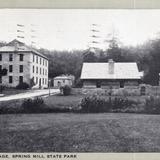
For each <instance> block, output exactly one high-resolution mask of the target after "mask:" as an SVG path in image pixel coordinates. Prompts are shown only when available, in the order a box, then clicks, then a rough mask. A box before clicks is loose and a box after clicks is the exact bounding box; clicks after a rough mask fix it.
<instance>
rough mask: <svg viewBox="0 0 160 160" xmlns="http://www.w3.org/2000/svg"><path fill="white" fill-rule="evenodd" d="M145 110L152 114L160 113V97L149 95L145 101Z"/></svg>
mask: <svg viewBox="0 0 160 160" xmlns="http://www.w3.org/2000/svg"><path fill="white" fill-rule="evenodd" d="M145 112H146V113H152V114H160V98H159V97H153V96H150V97H149V98H147V99H146V102H145Z"/></svg>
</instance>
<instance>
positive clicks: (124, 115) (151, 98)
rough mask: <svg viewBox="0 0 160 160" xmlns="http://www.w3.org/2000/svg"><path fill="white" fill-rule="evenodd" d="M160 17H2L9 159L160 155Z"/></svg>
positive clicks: (52, 12)
mask: <svg viewBox="0 0 160 160" xmlns="http://www.w3.org/2000/svg"><path fill="white" fill-rule="evenodd" d="M159 126H160V10H159V9H141V10H138V9H0V152H1V153H4V152H5V153H19V152H37V153H38V152H53V153H54V152H78V153H80V152H100V153H109V152H114V153H117V152H160V136H159V135H160V127H159Z"/></svg>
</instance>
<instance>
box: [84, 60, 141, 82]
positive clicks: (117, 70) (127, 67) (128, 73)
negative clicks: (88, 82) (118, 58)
mask: <svg viewBox="0 0 160 160" xmlns="http://www.w3.org/2000/svg"><path fill="white" fill-rule="evenodd" d="M108 66H109V65H108V63H83V66H82V71H81V79H141V77H142V74H141V72H139V71H138V67H137V64H136V63H116V62H115V63H114V73H113V74H109V71H108Z"/></svg>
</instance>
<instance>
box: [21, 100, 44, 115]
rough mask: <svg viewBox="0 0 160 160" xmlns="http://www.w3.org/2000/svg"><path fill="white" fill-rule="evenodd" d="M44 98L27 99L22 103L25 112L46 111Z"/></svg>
mask: <svg viewBox="0 0 160 160" xmlns="http://www.w3.org/2000/svg"><path fill="white" fill-rule="evenodd" d="M44 106H45V104H44V100H43V99H42V98H39V97H37V98H35V99H25V100H24V101H23V103H22V106H21V107H22V110H23V111H24V112H25V113H40V112H43V111H44V109H45V108H44Z"/></svg>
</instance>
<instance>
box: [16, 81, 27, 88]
mask: <svg viewBox="0 0 160 160" xmlns="http://www.w3.org/2000/svg"><path fill="white" fill-rule="evenodd" d="M28 88H29V84H27V83H25V82H23V83H20V84H18V85H17V86H16V89H28Z"/></svg>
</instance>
